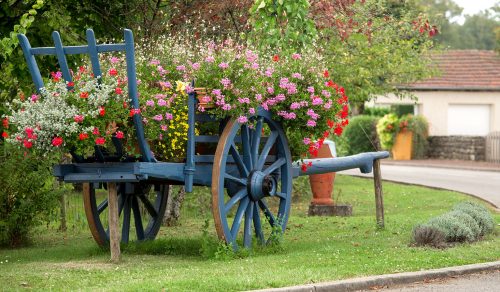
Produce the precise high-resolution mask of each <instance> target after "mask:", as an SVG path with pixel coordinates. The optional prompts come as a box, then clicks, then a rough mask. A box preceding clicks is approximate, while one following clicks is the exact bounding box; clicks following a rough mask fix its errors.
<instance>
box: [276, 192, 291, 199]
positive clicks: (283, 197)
mask: <svg viewBox="0 0 500 292" xmlns="http://www.w3.org/2000/svg"><path fill="white" fill-rule="evenodd" d="M276 196H277V197H279V198H281V199H283V200H286V199H288V197H287V195H286V194H285V193H280V192H278V193H276Z"/></svg>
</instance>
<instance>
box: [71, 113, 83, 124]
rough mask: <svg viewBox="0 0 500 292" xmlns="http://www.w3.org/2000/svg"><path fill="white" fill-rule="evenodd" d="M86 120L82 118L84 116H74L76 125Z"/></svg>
mask: <svg viewBox="0 0 500 292" xmlns="http://www.w3.org/2000/svg"><path fill="white" fill-rule="evenodd" d="M84 118H85V117H84V116H82V115H76V116H74V117H73V120H74V121H75V122H76V123H82V122H83V119H84Z"/></svg>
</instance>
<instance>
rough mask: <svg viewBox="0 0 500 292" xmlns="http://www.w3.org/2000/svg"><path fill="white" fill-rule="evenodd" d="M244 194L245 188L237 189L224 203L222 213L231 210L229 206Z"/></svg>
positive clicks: (245, 193)
mask: <svg viewBox="0 0 500 292" xmlns="http://www.w3.org/2000/svg"><path fill="white" fill-rule="evenodd" d="M246 195H247V189H246V188H243V189H241V190H239V191H238V192H237V193H236V194H235V195H234V196H233V197H232V198H231V199H230V200H229V201H227V203H226V205H224V213H225V214H227V213H229V211H231V208H232V207H233V206H234V205H235V204H236V203H237V202H239V201H240V200H241V199H242V198H244V197H245V196H246Z"/></svg>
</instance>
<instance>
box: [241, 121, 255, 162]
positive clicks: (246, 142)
mask: <svg viewBox="0 0 500 292" xmlns="http://www.w3.org/2000/svg"><path fill="white" fill-rule="evenodd" d="M241 144H242V146H243V161H244V162H245V165H246V166H247V168H248V169H252V168H253V166H252V154H251V149H250V133H249V131H248V126H247V125H242V126H241Z"/></svg>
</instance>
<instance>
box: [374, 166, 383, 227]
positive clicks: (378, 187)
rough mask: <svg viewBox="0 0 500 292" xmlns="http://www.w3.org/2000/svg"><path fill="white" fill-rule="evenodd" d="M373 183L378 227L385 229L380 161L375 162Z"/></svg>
mask: <svg viewBox="0 0 500 292" xmlns="http://www.w3.org/2000/svg"><path fill="white" fill-rule="evenodd" d="M373 183H374V186H375V208H376V216H377V225H378V227H380V228H384V226H385V224H384V198H383V194H382V174H381V172H380V160H379V159H375V160H373Z"/></svg>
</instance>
